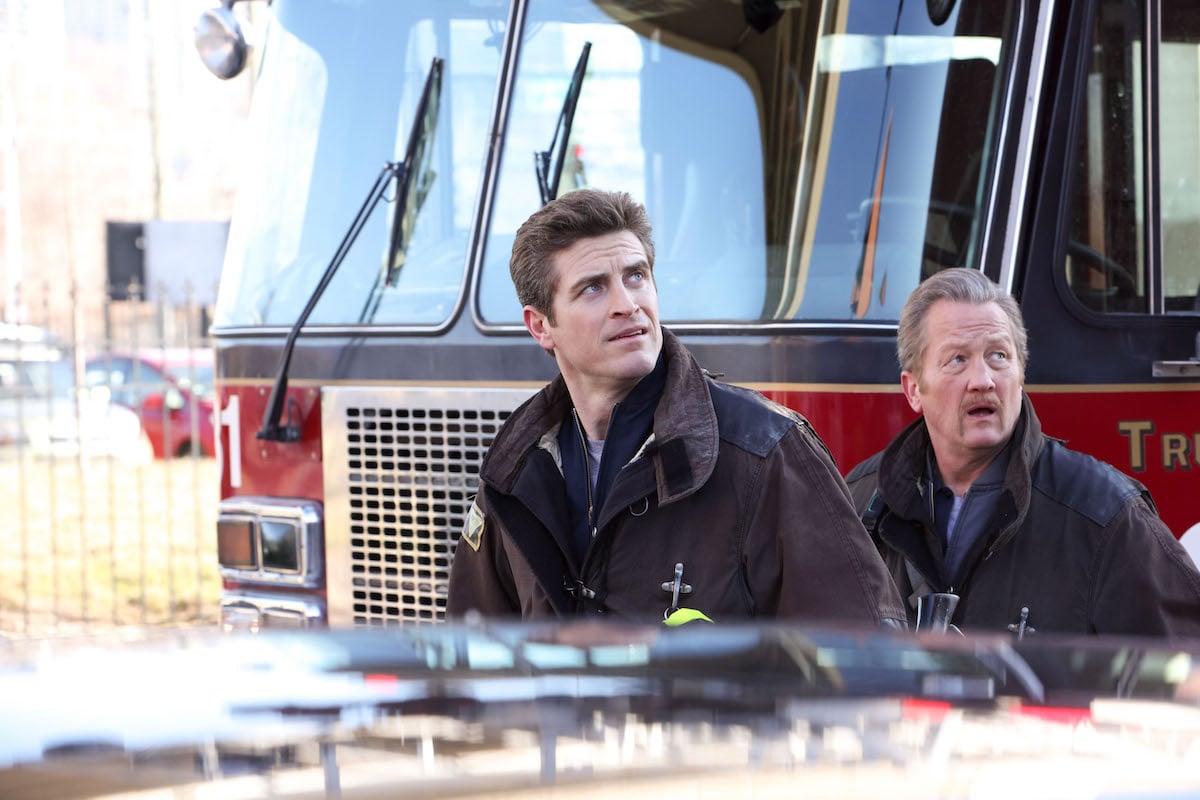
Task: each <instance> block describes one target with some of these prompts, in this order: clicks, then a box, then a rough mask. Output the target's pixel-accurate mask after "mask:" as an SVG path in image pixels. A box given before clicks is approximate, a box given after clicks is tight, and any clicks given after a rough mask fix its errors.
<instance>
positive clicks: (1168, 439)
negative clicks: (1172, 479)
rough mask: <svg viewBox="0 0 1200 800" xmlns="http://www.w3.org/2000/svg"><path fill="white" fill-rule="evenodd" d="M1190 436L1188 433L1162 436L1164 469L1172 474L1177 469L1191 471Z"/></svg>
mask: <svg viewBox="0 0 1200 800" xmlns="http://www.w3.org/2000/svg"><path fill="white" fill-rule="evenodd" d="M1188 444H1189V442H1188V436H1187V434H1186V433H1164V434H1163V435H1162V463H1163V469H1165V470H1167V471H1168V472H1170V471H1171V470H1173V469H1175V467H1177V466H1178V467H1181V468H1183V469H1191V468H1192V465H1191V464H1189V463H1188Z"/></svg>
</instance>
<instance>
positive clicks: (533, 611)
mask: <svg viewBox="0 0 1200 800" xmlns="http://www.w3.org/2000/svg"><path fill="white" fill-rule="evenodd" d="M663 348H664V353H665V356H666V360H667V381H666V386H665V388H664V390H663V395H662V397H661V399H660V400H659V403H658V407H657V410H656V411H655V414H654V433H653V434H652V435H651V437H650V439H649V440H648V441H647V443H646V444H645V445H644V446H643V447H642V449H641V450H640V451H639V453H638V455H636V456H635V457H634V458H633V459H632V460H631V461H630V462H629V463H628V464H627V465H626V466H625V467H624V468H623V469H622V470H621V472H620V474H619V475H618V476H617V478H616V480H615V481H614V483H613V485H612V488H611V489H610V491H609V494H608V497H607V499H606V501H605V504H604V506H603V508H601V509H600V512H599V514H598V515H597V517H596V521H597V535H596V537H595V538H594V540H593V541H592V545H591V548H590V549H589V551H588V552H587V554H586V557H585V559H584V561H583V563H582V564H578V563H575V561H576V559H575V557H574V556H573V555H572V552H573V548H572V546H571V541H570V537H571V533H570V530H569V523H568V514H567V508H566V499H565V497H566V490H565V484H564V481H563V477H562V469H561V465H560V464H559V461H558V448H557V432H558V429H559V427H560V426H561V425H562V424H563V420H564V419H565V418H566V417H567V415H568V412H569V410H570V408H571V400H570V397H569V395H568V394H567V390H566V387H565V385H564V383H563V381H562V378H561V377H559V378H558V379H556V380H555V381H553V382H552V383H551V384H549V385H548V386H547V387H546V388H545V389H543V390H542V391H541V392H539V393H538V394H537V395H535V396H534V397H533V398H531V399H530V400H529V401H528V402H526V403H525V404H524V405H523V406H522V407H521V408H519V409H517V411H516V412H515V413H514V414H513V415H512V417H511V418H509V420H508V421H507V422H506V424H505V426H504V428H503V429H502V430H501V432H500V434H499V435H498V436H497V437H496V440H495V442H494V443H493V445H492V447H491V450H490V451H489V453H488V455H487V457H486V458H485V460H484V463H483V466H482V468H481V472H480V491H479V494H478V496H477V498H476V502H475V508H473V510H472V514H471V518H472V519H471V521H469V522H468V524H467V527H466V529H465V530H464V532H463V538H462V539H461V540H460V542H459V544H458V548H457V552H456V554H455V558H454V564H453V568H452V573H451V578H450V596H449V601H448V609H447V610H448V613H449V614H450V615H461V614H464V613H466V612H467V611H469V610H471V609H475V610H478V611H480V612H481V613H483V614H486V615H493V616H494V615H510V616H516V615H520V616H521V617H523V618H526V619H529V618H540V617H553V616H559V617H561V616H568V615H573V614H579V613H589V612H591V613H600V614H612V615H614V616H617V617H621V618H627V619H636V620H643V621H652V620H661V619H662V618H663V614H664V612H665V611H666V610H668V608H670V607H671V604H672V603H671V600H672V596H671V593H670V592H669V591H666V590H664V587H663V584H665V583H669V582H671V580H672V578H673V577H674V571H675V565H676V564H677V563H682V564H683V576H682V582H683V583H684V584H686V585H687V586H690V587H691V591H690V593H685V594H681V595H680V598H679V606H681V607H685V608H691V609H696V610H699V611H701V612H703V613H704V614H706V615H707V616H708V617H709V618H711V619H712V620H713V621H715V622H722V621H731V620H737V619H746V618H752V617H763V618H770V617H790V618H809V619H814V620H836V621H842V622H851V623H874V624H889V621H890V624H901V625H902V624H903V623H902V620H903V619H904V611H903V607H902V605H901V602H900V597H899V595H898V594H897V592H896V588H895V586H894V585H893V583H892V580H891V578H890V576H889V575H888V573H887V571H886V569H885V567H884V564H883V562H882V560H881V559H880V557H879V554H878V553H877V552H876V550H875V548H874V547H873V546H872V544H871V542H870V539H869V538H868V536H867V534H866V531H865V530H864V528H863V527H862V523H861V521H860V520H859V518H858V515H857V514H856V513H855V511H854V507H853V506H852V505H851V502H850V495H849V493H848V491H847V489H846V486H845V483H844V482H843V480H842V478H841V476H840V475H839V474H838V472H837V469H836V468H835V467H834V464H833V461H832V459H831V458H830V456H829V453H828V451H827V450H826V448H825V446H824V444H823V443H822V442H821V440H820V439H819V438H818V437H817V434H816V433H815V432H814V431H813V429H812V427H811V426H810V425H809V424H808V422H807V421H805V420H804V419H803V418H802V417H800V416H799V415H797V414H794V413H792V412H791V411H789V410H787V409H785V408H783V407H782V406H779V405H778V404H775V403H772V402H770V401H768V400H767V399H766V398H764V397H763V396H762V395H760V394H758V393H757V392H753V391H750V390H747V389H743V388H739V387H734V386H730V385H727V384H722V383H719V382H717V381H715V380H713V379H712V378H711V377H710V376H708V375H707V374H706V373H705V372H704V371H703V370H702V369H701V368H700V367H699V365H698V364H697V363H696V362H695V360H694V359H693V358H692V356H691V354H690V353H688V351H687V350H686V349H684V347H683V346H682V344H680V343H679V341H678V339H676V338H675V337H674V336H673V335H672V334H671V333H670V332H669V331H664V345H663Z"/></svg>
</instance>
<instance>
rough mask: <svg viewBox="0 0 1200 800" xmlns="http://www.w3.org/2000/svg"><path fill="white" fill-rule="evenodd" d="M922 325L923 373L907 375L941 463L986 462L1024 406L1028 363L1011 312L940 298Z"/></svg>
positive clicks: (905, 383)
mask: <svg viewBox="0 0 1200 800" xmlns="http://www.w3.org/2000/svg"><path fill="white" fill-rule="evenodd" d="M924 325H925V354H924V356H923V358H922V359H921V370H920V374H918V375H913V374H911V373H909V372H905V373H903V374H902V375H901V384H902V385H903V387H904V394H905V396H906V397H907V398H908V402H909V405H911V406H912V408H913V410H914V411H916V412H917V413H919V414H922V415H924V417H925V424H926V425H927V427H928V428H929V438H930V440H931V442H932V444H933V449H934V453H935V455H936V456H937V459H938V462H939V464H941V463H943V462H955V463H960V464H961V463H971V462H974V463H978V462H980V461H988V460H990V459H991V457H994V456H995V455H996V454H997V453H999V452H1000V450H1002V449H1003V448H1004V446H1005V444H1007V443H1008V440H1009V438H1010V437H1011V436H1012V432H1013V429H1014V428H1015V427H1016V424H1017V417H1018V416H1019V415H1020V412H1021V386H1022V384H1023V383H1024V377H1025V376H1024V365H1023V364H1022V363H1021V361H1020V355H1019V353H1018V352H1017V346H1016V342H1015V341H1014V340H1013V336H1012V331H1011V329H1010V328H1009V321H1008V317H1007V315H1005V313H1004V311H1003V310H1002V309H1001V308H1000V306H998V305H996V304H995V303H983V304H979V305H976V304H972V303H959V302H954V301H951V300H938V301H937V302H936V303H934V304H933V305H932V306H930V308H929V313H928V315H927V316H926V318H925V323H924Z"/></svg>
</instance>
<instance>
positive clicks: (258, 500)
mask: <svg viewBox="0 0 1200 800" xmlns="http://www.w3.org/2000/svg"><path fill="white" fill-rule="evenodd" d="M322 532H323V513H322V509H321V504H320V503H318V502H316V501H314V500H304V499H297V498H283V497H233V498H230V499H228V500H225V501H223V502H222V503H221V506H220V511H219V513H218V515H217V559H218V561H219V562H220V565H221V574H222V575H224V576H225V577H229V578H233V579H235V580H238V581H261V582H265V583H275V584H288V585H296V586H313V587H315V586H317V585H318V584H319V582H320V578H321V572H322V564H321V545H322Z"/></svg>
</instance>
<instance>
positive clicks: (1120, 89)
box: [1014, 0, 1200, 557]
mask: <svg viewBox="0 0 1200 800" xmlns="http://www.w3.org/2000/svg"><path fill="white" fill-rule="evenodd" d="M1064 23H1065V25H1066V29H1065V35H1064V36H1063V37H1062V38H1061V39H1060V41H1062V42H1067V43H1075V45H1074V47H1073V46H1072V45H1071V44H1067V45H1064V49H1063V53H1062V58H1061V59H1059V60H1058V66H1059V71H1058V73H1057V75H1053V76H1051V80H1052V81H1056V89H1055V91H1056V97H1055V102H1054V104H1053V108H1054V112H1053V114H1052V117H1051V119H1050V120H1049V124H1048V126H1047V127H1046V128H1045V130H1046V131H1047V133H1046V142H1047V147H1046V148H1045V152H1044V153H1043V160H1042V161H1041V165H1040V169H1041V179H1040V182H1039V183H1036V184H1034V185H1035V187H1036V194H1035V200H1034V212H1033V227H1032V236H1031V238H1030V239H1029V243H1028V250H1027V252H1025V253H1024V254H1023V259H1024V261H1023V263H1024V264H1025V269H1024V271H1023V274H1021V275H1018V276H1017V281H1016V283H1015V284H1014V286H1015V288H1016V289H1017V291H1018V292H1019V294H1020V295H1021V301H1022V307H1023V309H1024V311H1025V315H1026V320H1027V323H1028V326H1029V331H1030V347H1031V358H1030V364H1029V369H1028V374H1027V385H1028V390H1029V393H1030V395H1031V396H1032V397H1033V398H1034V402H1035V405H1036V407H1037V409H1038V413H1039V416H1040V417H1041V418H1042V423H1043V426H1044V428H1045V429H1046V431H1047V433H1049V434H1050V435H1053V436H1058V437H1060V438H1064V439H1067V440H1068V443H1069V444H1070V445H1071V446H1073V447H1075V448H1076V449H1080V450H1084V451H1086V452H1088V453H1091V454H1092V455H1094V456H1096V457H1097V458H1100V459H1103V460H1105V461H1108V462H1109V463H1111V464H1113V465H1114V466H1116V467H1117V468H1119V469H1121V470H1122V471H1123V472H1125V473H1127V474H1129V475H1132V476H1134V477H1135V478H1137V479H1139V480H1141V481H1142V482H1143V483H1145V484H1146V485H1147V486H1148V488H1149V489H1150V491H1151V493H1152V495H1153V497H1154V499H1155V500H1156V502H1157V504H1158V506H1159V510H1160V512H1161V513H1162V516H1163V519H1164V520H1165V521H1166V523H1167V524H1168V525H1169V526H1170V528H1171V529H1172V531H1173V532H1174V533H1175V535H1176V536H1183V535H1184V534H1185V533H1186V532H1187V531H1189V530H1191V531H1192V533H1191V534H1189V535H1188V536H1187V538H1185V544H1187V543H1188V542H1189V541H1190V540H1191V539H1192V537H1193V536H1194V537H1197V538H1200V503H1198V502H1197V501H1196V493H1197V489H1200V480H1198V478H1200V360H1198V359H1200V352H1197V348H1198V345H1200V342H1198V339H1197V337H1198V335H1200V333H1198V332H1200V258H1198V257H1197V255H1198V252H1200V6H1197V5H1196V4H1195V3H1194V2H1191V0H1138V1H1137V2H1128V0H1096V2H1091V3H1071V4H1069V13H1068V16H1067V17H1066V18H1065V20H1064ZM1193 546H1195V545H1193ZM1193 557H1197V554H1196V551H1195V550H1193Z"/></svg>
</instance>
